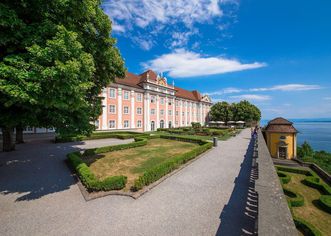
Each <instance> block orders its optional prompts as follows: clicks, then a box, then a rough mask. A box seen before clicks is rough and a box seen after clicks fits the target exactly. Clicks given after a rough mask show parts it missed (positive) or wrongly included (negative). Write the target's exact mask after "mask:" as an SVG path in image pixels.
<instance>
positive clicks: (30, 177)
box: [0, 129, 253, 235]
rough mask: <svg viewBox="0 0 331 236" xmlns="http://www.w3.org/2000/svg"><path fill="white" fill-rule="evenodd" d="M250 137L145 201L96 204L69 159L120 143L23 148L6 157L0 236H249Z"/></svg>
mask: <svg viewBox="0 0 331 236" xmlns="http://www.w3.org/2000/svg"><path fill="white" fill-rule="evenodd" d="M249 138H250V130H249V129H246V130H243V131H242V132H241V134H240V135H238V136H237V137H235V138H232V139H230V140H228V141H222V142H219V146H218V147H217V148H214V149H213V150H212V151H210V152H208V153H207V154H206V155H205V156H203V157H202V158H200V159H198V160H196V161H195V162H193V163H192V164H190V165H189V166H187V167H186V168H184V169H183V170H181V171H179V172H178V173H176V174H175V175H173V176H171V177H170V178H168V179H167V180H165V181H164V182H162V183H161V184H160V185H158V186H157V187H155V188H154V189H152V190H151V191H149V192H147V193H146V194H144V195H143V196H142V197H140V198H139V199H137V200H134V199H132V198H129V197H123V196H107V197H104V198H100V199H96V200H92V201H89V202H85V200H84V199H83V197H82V195H81V193H80V191H79V189H78V187H77V185H76V184H75V182H74V179H73V178H72V176H71V174H70V171H69V170H68V168H67V167H66V166H65V164H64V161H63V160H64V159H65V153H67V152H69V151H72V150H74V149H80V148H88V147H95V146H105V145H106V144H109V143H114V144H115V143H118V142H119V141H117V140H110V139H109V140H94V141H86V142H81V143H71V144H61V145H59V144H50V143H48V142H32V143H28V144H23V145H18V146H17V147H18V150H17V151H15V152H12V153H0V193H1V194H0V225H1V227H0V235H216V234H217V235H242V234H245V233H246V234H249V233H250V232H252V227H253V221H252V219H253V218H252V216H250V215H249V214H247V212H246V211H245V209H246V208H247V206H246V199H247V196H248V195H249V191H251V190H250V189H249V188H250V184H251V182H250V174H251V173H250V171H251V170H250V169H251V168H250V163H251V149H250V147H251V146H249V143H250V140H249ZM121 142H123V141H121ZM248 147H249V148H248ZM245 156H246V158H245Z"/></svg>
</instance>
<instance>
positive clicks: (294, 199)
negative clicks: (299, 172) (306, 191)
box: [283, 187, 305, 207]
mask: <svg viewBox="0 0 331 236" xmlns="http://www.w3.org/2000/svg"><path fill="white" fill-rule="evenodd" d="M283 190H284V193H285V195H286V196H288V197H289V198H288V203H289V205H290V206H291V207H300V206H303V205H304V203H305V201H304V198H303V196H302V195H301V194H299V193H296V192H294V191H292V190H289V189H287V188H285V187H283Z"/></svg>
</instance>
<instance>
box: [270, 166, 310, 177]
mask: <svg viewBox="0 0 331 236" xmlns="http://www.w3.org/2000/svg"><path fill="white" fill-rule="evenodd" d="M276 169H277V170H279V171H283V172H290V173H296V174H302V175H307V176H311V175H312V174H311V172H310V171H309V170H305V169H299V168H291V167H285V166H276Z"/></svg>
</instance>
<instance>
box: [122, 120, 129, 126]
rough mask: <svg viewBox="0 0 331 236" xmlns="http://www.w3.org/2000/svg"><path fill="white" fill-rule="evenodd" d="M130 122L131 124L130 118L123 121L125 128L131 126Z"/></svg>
mask: <svg viewBox="0 0 331 236" xmlns="http://www.w3.org/2000/svg"><path fill="white" fill-rule="evenodd" d="M129 124H130V122H129V120H125V121H124V122H123V127H124V128H129V127H130V126H129Z"/></svg>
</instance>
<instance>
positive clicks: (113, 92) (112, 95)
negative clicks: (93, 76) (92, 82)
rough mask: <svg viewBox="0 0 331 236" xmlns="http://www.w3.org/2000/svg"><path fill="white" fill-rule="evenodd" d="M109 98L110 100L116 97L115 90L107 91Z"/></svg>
mask: <svg viewBox="0 0 331 236" xmlns="http://www.w3.org/2000/svg"><path fill="white" fill-rule="evenodd" d="M109 97H110V98H115V97H116V95H115V89H113V88H111V89H109Z"/></svg>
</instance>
